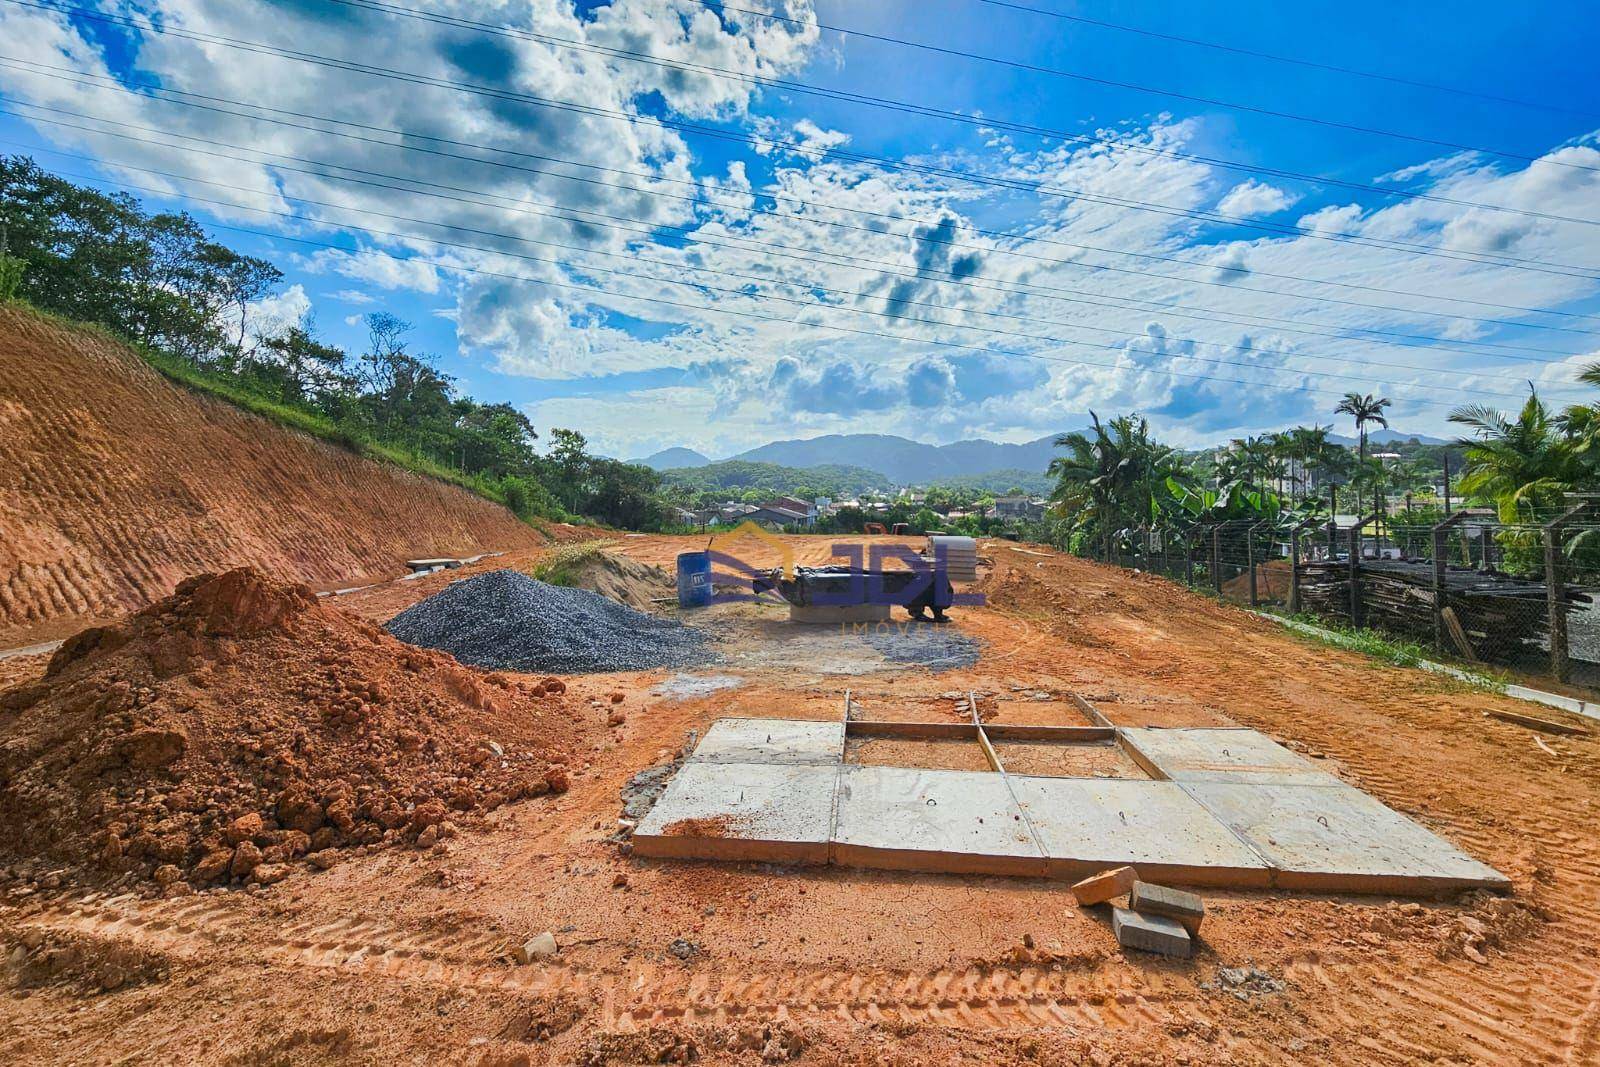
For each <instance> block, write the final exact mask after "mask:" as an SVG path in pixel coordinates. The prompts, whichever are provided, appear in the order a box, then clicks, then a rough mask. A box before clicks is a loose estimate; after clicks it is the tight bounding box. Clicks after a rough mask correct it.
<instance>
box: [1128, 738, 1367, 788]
mask: <svg viewBox="0 0 1600 1067" xmlns="http://www.w3.org/2000/svg"><path fill="white" fill-rule="evenodd" d="M1118 737H1119V738H1120V739H1121V741H1122V744H1123V747H1124V748H1125V749H1127V750H1128V752H1129V755H1131V756H1133V757H1134V759H1135V760H1137V761H1138V762H1139V763H1140V765H1142V766H1143V767H1144V768H1145V769H1146V770H1147V771H1149V772H1150V773H1151V774H1152V775H1154V776H1155V777H1157V778H1166V779H1170V780H1171V781H1174V782H1258V783H1262V784H1271V785H1325V786H1342V785H1344V783H1343V782H1341V781H1340V780H1339V779H1338V778H1336V777H1334V776H1333V775H1331V774H1329V773H1327V772H1326V771H1323V770H1321V769H1320V768H1318V767H1316V766H1315V765H1314V764H1312V763H1311V762H1309V761H1308V760H1304V759H1302V758H1300V757H1299V756H1297V755H1295V754H1294V753H1293V752H1291V751H1289V750H1288V749H1287V748H1284V747H1283V746H1282V745H1280V744H1278V743H1277V742H1276V741H1274V740H1272V738H1270V737H1268V736H1267V735H1266V734H1262V733H1257V732H1256V731H1255V730H1246V729H1172V730H1164V729H1157V728H1153V727H1123V728H1122V729H1120V730H1119V731H1118Z"/></svg>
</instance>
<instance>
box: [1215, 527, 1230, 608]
mask: <svg viewBox="0 0 1600 1067" xmlns="http://www.w3.org/2000/svg"><path fill="white" fill-rule="evenodd" d="M1226 525H1228V524H1227V523H1225V522H1219V523H1217V524H1216V525H1215V526H1213V527H1212V528H1211V588H1213V589H1215V590H1216V591H1217V595H1218V596H1221V595H1222V528H1223V527H1224V526H1226Z"/></svg>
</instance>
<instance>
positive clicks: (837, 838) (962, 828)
mask: <svg viewBox="0 0 1600 1067" xmlns="http://www.w3.org/2000/svg"><path fill="white" fill-rule="evenodd" d="M833 857H834V860H835V862H837V863H840V864H844V865H847V866H855V867H883V868H890V869H895V870H915V871H939V872H948V873H952V874H1012V875H1024V876H1029V877H1040V876H1042V875H1043V874H1044V873H1045V860H1044V854H1043V853H1042V852H1041V851H1040V849H1039V845H1038V844H1037V842H1036V841H1035V840H1034V837H1033V833H1032V832H1031V831H1030V829H1029V827H1028V823H1027V821H1026V820H1025V819H1024V818H1023V817H1022V811H1021V809H1020V808H1018V806H1017V803H1016V801H1015V800H1014V799H1013V798H1012V796H1011V791H1010V790H1009V789H1008V788H1007V786H1006V779H1005V776H1003V775H999V774H994V773H992V772H988V771H934V770H918V769H913V768H907V767H866V766H855V765H846V766H845V767H844V768H843V769H842V771H841V772H840V775H839V797H838V803H837V805H836V811H835V821H834V832H833Z"/></svg>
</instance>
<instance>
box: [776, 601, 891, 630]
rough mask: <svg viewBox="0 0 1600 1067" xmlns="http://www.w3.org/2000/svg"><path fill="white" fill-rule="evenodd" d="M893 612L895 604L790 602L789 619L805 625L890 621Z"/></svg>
mask: <svg viewBox="0 0 1600 1067" xmlns="http://www.w3.org/2000/svg"><path fill="white" fill-rule="evenodd" d="M893 612H894V605H893V604H790V605H789V621H790V622H793V623H799V624H801V625H803V626H838V625H840V624H841V623H847V622H888V621H889V619H890V618H891V617H892V616H893Z"/></svg>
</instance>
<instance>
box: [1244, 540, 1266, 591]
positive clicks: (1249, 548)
mask: <svg viewBox="0 0 1600 1067" xmlns="http://www.w3.org/2000/svg"><path fill="white" fill-rule="evenodd" d="M1266 522H1267V520H1266V519H1262V520H1261V521H1260V522H1257V523H1252V524H1251V525H1249V526H1247V527H1245V531H1244V562H1245V566H1247V567H1249V568H1250V606H1251V607H1253V608H1258V607H1260V606H1261V598H1260V597H1259V596H1257V595H1256V531H1257V530H1259V529H1261V527H1263V526H1265V525H1266Z"/></svg>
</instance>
